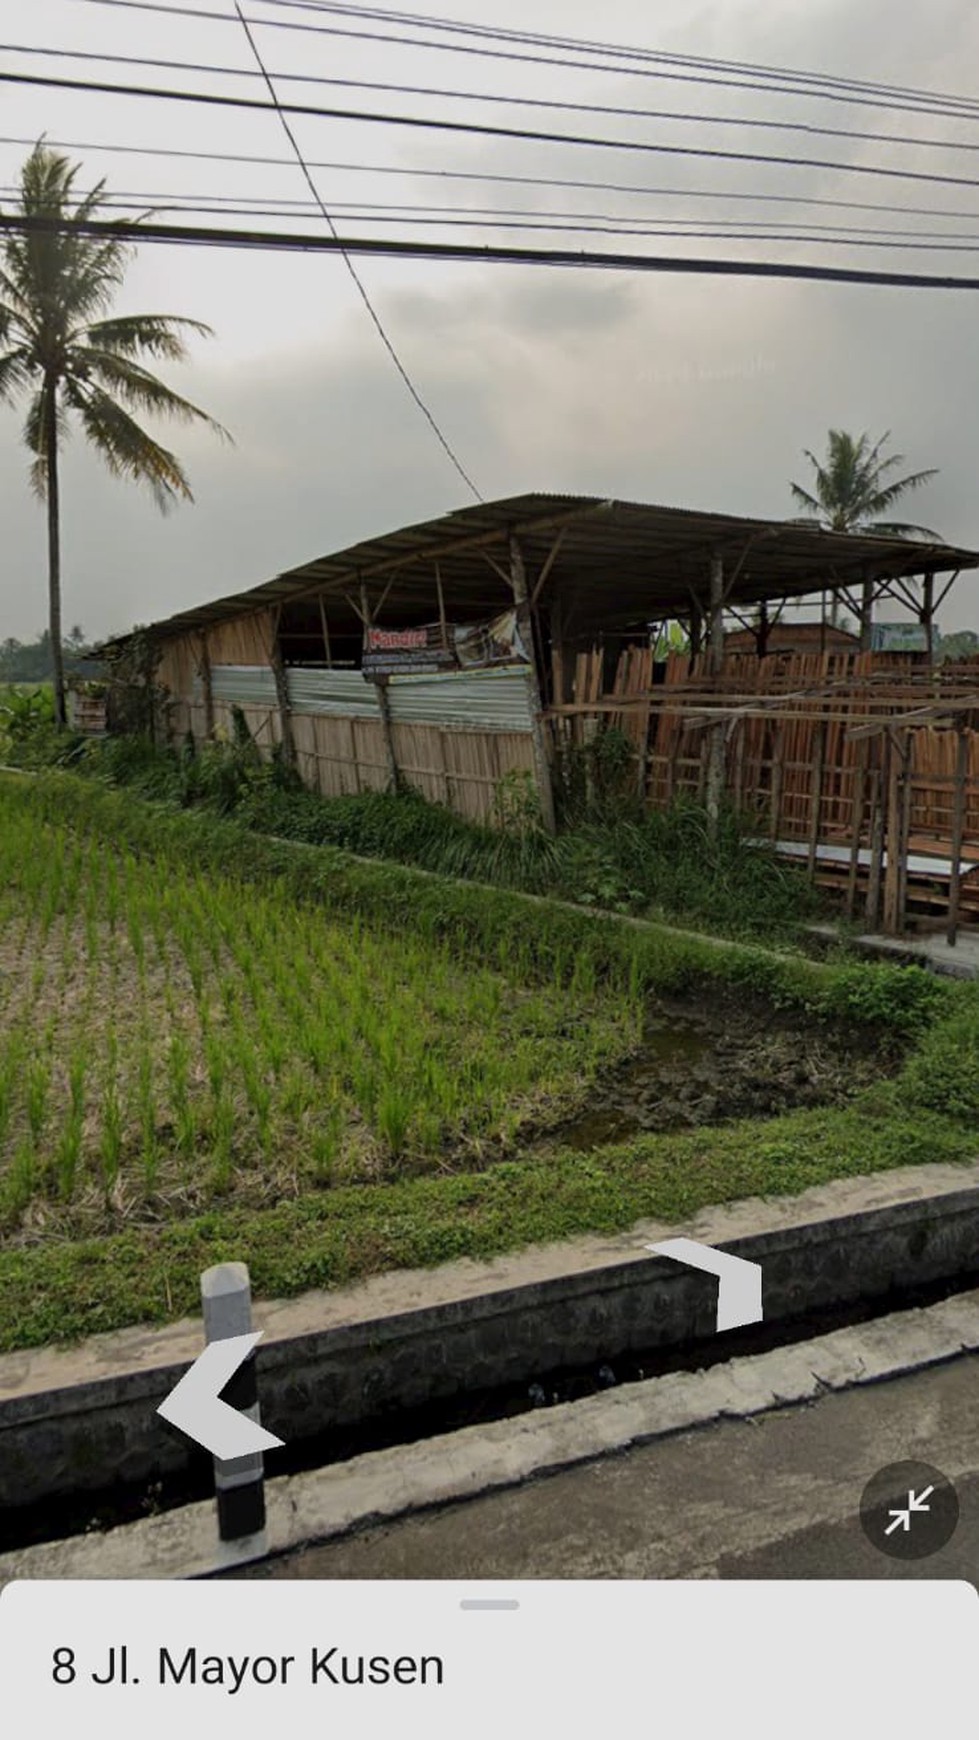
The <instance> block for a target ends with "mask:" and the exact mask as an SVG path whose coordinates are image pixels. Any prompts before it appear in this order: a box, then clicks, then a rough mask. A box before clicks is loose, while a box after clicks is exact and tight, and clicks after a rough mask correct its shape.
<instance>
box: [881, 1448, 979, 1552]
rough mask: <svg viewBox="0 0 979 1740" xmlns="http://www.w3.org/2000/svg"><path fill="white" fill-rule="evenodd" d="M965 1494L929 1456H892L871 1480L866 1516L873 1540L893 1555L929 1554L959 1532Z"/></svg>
mask: <svg viewBox="0 0 979 1740" xmlns="http://www.w3.org/2000/svg"><path fill="white" fill-rule="evenodd" d="M958 1520H959V1500H958V1494H957V1493H956V1491H955V1488H954V1486H953V1485H952V1482H951V1481H950V1480H949V1479H948V1478H947V1476H946V1475H944V1474H943V1473H942V1471H941V1469H940V1468H933V1467H932V1466H931V1464H930V1463H929V1462H892V1463H890V1464H889V1466H888V1467H887V1468H882V1469H881V1471H880V1473H879V1474H875V1475H874V1477H873V1479H872V1480H868V1482H867V1484H866V1486H865V1487H864V1490H863V1497H862V1499H861V1500H860V1521H861V1523H862V1524H863V1532H864V1534H865V1535H866V1537H867V1539H868V1541H870V1543H871V1545H872V1546H875V1547H877V1548H878V1550H879V1551H880V1552H882V1553H887V1554H888V1556H889V1557H890V1558H892V1559H927V1558H928V1557H929V1555H930V1554H931V1553H937V1552H940V1551H941V1549H942V1547H944V1546H947V1545H948V1542H949V1541H950V1540H951V1539H952V1536H953V1535H954V1533H955V1529H956V1525H957V1523H958Z"/></svg>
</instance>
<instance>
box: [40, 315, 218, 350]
mask: <svg viewBox="0 0 979 1740" xmlns="http://www.w3.org/2000/svg"><path fill="white" fill-rule="evenodd" d="M181 329H183V330H185V331H187V332H192V333H194V334H195V335H196V336H197V337H198V338H213V337H214V333H213V331H212V329H211V327H209V326H205V324H204V322H203V321H202V320H188V319H186V318H184V317H183V316H181V315H177V314H124V315H119V316H117V317H115V318H114V319H110V320H97V321H95V322H93V323H92V324H91V325H89V326H87V327H86V328H85V329H84V331H83V332H80V333H78V334H77V335H73V336H77V337H78V338H80V339H82V340H83V341H84V343H85V344H89V345H92V346H94V348H95V349H96V350H103V351H114V352H115V353H116V355H117V356H128V357H138V356H141V355H146V356H154V357H165V358H166V359H167V361H168V362H183V360H184V358H185V357H186V355H187V347H186V345H185V343H184V341H183V339H182V337H181Z"/></svg>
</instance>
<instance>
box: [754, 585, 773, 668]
mask: <svg viewBox="0 0 979 1740" xmlns="http://www.w3.org/2000/svg"><path fill="white" fill-rule="evenodd" d="M770 628H771V624H770V623H769V620H768V605H767V604H766V603H765V600H764V599H762V601H761V603H760V604H759V606H758V622H757V625H756V628H755V647H756V649H757V652H758V657H759V658H760V659H763V658H764V657H765V655H766V653H767V652H768V636H769V631H770Z"/></svg>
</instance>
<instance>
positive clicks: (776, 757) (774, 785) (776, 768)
mask: <svg viewBox="0 0 979 1740" xmlns="http://www.w3.org/2000/svg"><path fill="white" fill-rule="evenodd" d="M784 741H785V726H784V725H779V727H778V729H777V730H776V731H773V732H772V778H771V785H770V788H769V789H770V792H771V815H770V819H769V831H770V833H771V837H772V839H773V840H777V839H778V835H779V828H780V826H781V822H782V749H783V744H784Z"/></svg>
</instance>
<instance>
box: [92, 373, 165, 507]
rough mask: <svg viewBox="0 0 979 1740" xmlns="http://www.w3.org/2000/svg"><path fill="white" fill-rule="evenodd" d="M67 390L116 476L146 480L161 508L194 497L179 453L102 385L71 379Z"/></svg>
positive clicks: (97, 448)
mask: <svg viewBox="0 0 979 1740" xmlns="http://www.w3.org/2000/svg"><path fill="white" fill-rule="evenodd" d="M65 394H66V397H67V399H68V401H69V403H70V404H71V406H72V409H73V410H75V411H76V412H77V413H78V416H79V418H80V420H81V424H82V427H83V429H84V430H85V433H86V435H87V436H88V438H89V440H90V441H91V443H92V445H93V447H95V449H96V450H97V452H98V453H99V454H100V455H101V457H102V459H103V461H104V462H105V464H106V465H107V466H108V468H109V470H110V471H111V472H112V473H113V475H114V476H115V477H129V478H131V479H132V480H133V482H135V483H145V484H146V485H147V486H148V487H149V489H150V490H151V491H152V494H153V499H154V501H155V502H156V504H157V507H158V508H159V509H160V510H161V512H163V513H166V512H167V510H168V509H169V508H170V507H172V505H173V503H174V502H175V501H177V500H179V499H181V498H182V499H183V500H184V501H193V499H194V497H193V494H192V492H191V488H190V484H189V483H188V481H187V478H186V476H185V474H184V470H183V467H182V466H181V464H180V461H179V460H178V459H177V457H176V455H175V454H173V453H171V452H169V450H168V449H167V448H166V447H161V445H160V443H159V442H158V441H154V440H153V437H152V436H151V435H148V434H147V432H146V430H145V429H142V428H141V427H140V425H139V424H138V423H137V422H136V420H135V418H133V417H131V416H130V415H129V412H128V411H126V410H124V409H123V407H122V405H119V404H117V403H116V401H115V400H114V399H113V398H112V397H111V396H110V395H109V394H108V393H106V392H104V391H103V390H102V388H101V387H98V386H95V385H92V384H90V383H82V382H80V381H78V380H75V379H71V380H69V381H68V382H67V383H66V386H65Z"/></svg>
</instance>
